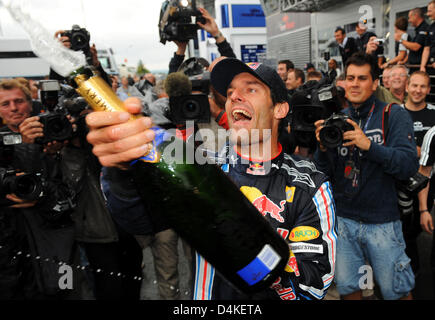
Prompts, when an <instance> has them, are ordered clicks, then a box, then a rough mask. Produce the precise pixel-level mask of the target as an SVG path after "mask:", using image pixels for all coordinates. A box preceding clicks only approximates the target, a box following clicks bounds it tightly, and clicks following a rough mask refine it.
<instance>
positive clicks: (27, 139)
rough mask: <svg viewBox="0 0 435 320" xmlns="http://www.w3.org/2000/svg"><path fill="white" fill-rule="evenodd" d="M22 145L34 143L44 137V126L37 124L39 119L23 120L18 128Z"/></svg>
mask: <svg viewBox="0 0 435 320" xmlns="http://www.w3.org/2000/svg"><path fill="white" fill-rule="evenodd" d="M18 129H19V130H20V134H21V136H22V139H23V143H35V139H36V138H39V137H43V136H44V125H43V124H42V123H41V122H39V117H38V116H36V117H30V118H27V119H25V120H24V121H23V122H22V123H21V124H20V126H19V127H18Z"/></svg>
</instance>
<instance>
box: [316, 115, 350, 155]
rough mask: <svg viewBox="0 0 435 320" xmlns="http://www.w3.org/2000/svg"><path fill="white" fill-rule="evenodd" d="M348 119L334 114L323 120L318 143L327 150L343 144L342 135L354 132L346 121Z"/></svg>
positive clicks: (345, 116)
mask: <svg viewBox="0 0 435 320" xmlns="http://www.w3.org/2000/svg"><path fill="white" fill-rule="evenodd" d="M347 119H350V118H349V117H348V116H347V115H345V114H341V113H334V114H332V115H331V117H329V118H328V119H326V120H325V123H324V124H323V128H322V129H321V130H320V132H319V138H320V143H321V144H322V145H323V146H324V147H326V148H329V149H333V148H336V147H339V146H341V145H342V144H343V133H344V132H346V131H350V130H354V128H353V126H352V125H350V124H349V123H348V122H347V121H346V120H347Z"/></svg>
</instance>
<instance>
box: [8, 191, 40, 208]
mask: <svg viewBox="0 0 435 320" xmlns="http://www.w3.org/2000/svg"><path fill="white" fill-rule="evenodd" d="M5 198H6V199H8V200H11V201H13V202H16V203H17V204H13V205H11V206H9V208H30V207H33V206H34V205H35V204H36V203H37V200H33V201H30V200H23V199H21V198H18V197H17V196H16V195H15V194H13V193H11V194H7V195H6V197H5Z"/></svg>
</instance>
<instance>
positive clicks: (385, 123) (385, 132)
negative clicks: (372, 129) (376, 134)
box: [382, 103, 393, 146]
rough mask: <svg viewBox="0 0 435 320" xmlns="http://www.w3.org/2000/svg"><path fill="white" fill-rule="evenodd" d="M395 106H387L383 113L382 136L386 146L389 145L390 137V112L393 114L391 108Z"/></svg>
mask: <svg viewBox="0 0 435 320" xmlns="http://www.w3.org/2000/svg"><path fill="white" fill-rule="evenodd" d="M392 105H393V104H392V103H390V104H387V105H386V106H385V108H384V112H383V113H382V136H383V139H384V146H385V144H386V143H387V136H388V130H389V127H388V119H389V117H390V112H391V106H392Z"/></svg>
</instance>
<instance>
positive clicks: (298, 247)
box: [290, 242, 323, 254]
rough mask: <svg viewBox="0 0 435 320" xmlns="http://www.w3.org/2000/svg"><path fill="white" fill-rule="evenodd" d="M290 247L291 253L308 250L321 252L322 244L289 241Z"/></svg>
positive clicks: (309, 251)
mask: <svg viewBox="0 0 435 320" xmlns="http://www.w3.org/2000/svg"><path fill="white" fill-rule="evenodd" d="M290 249H291V250H292V251H293V253H300V252H308V253H319V254H323V246H322V245H321V244H310V243H305V242H297V243H291V244H290Z"/></svg>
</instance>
